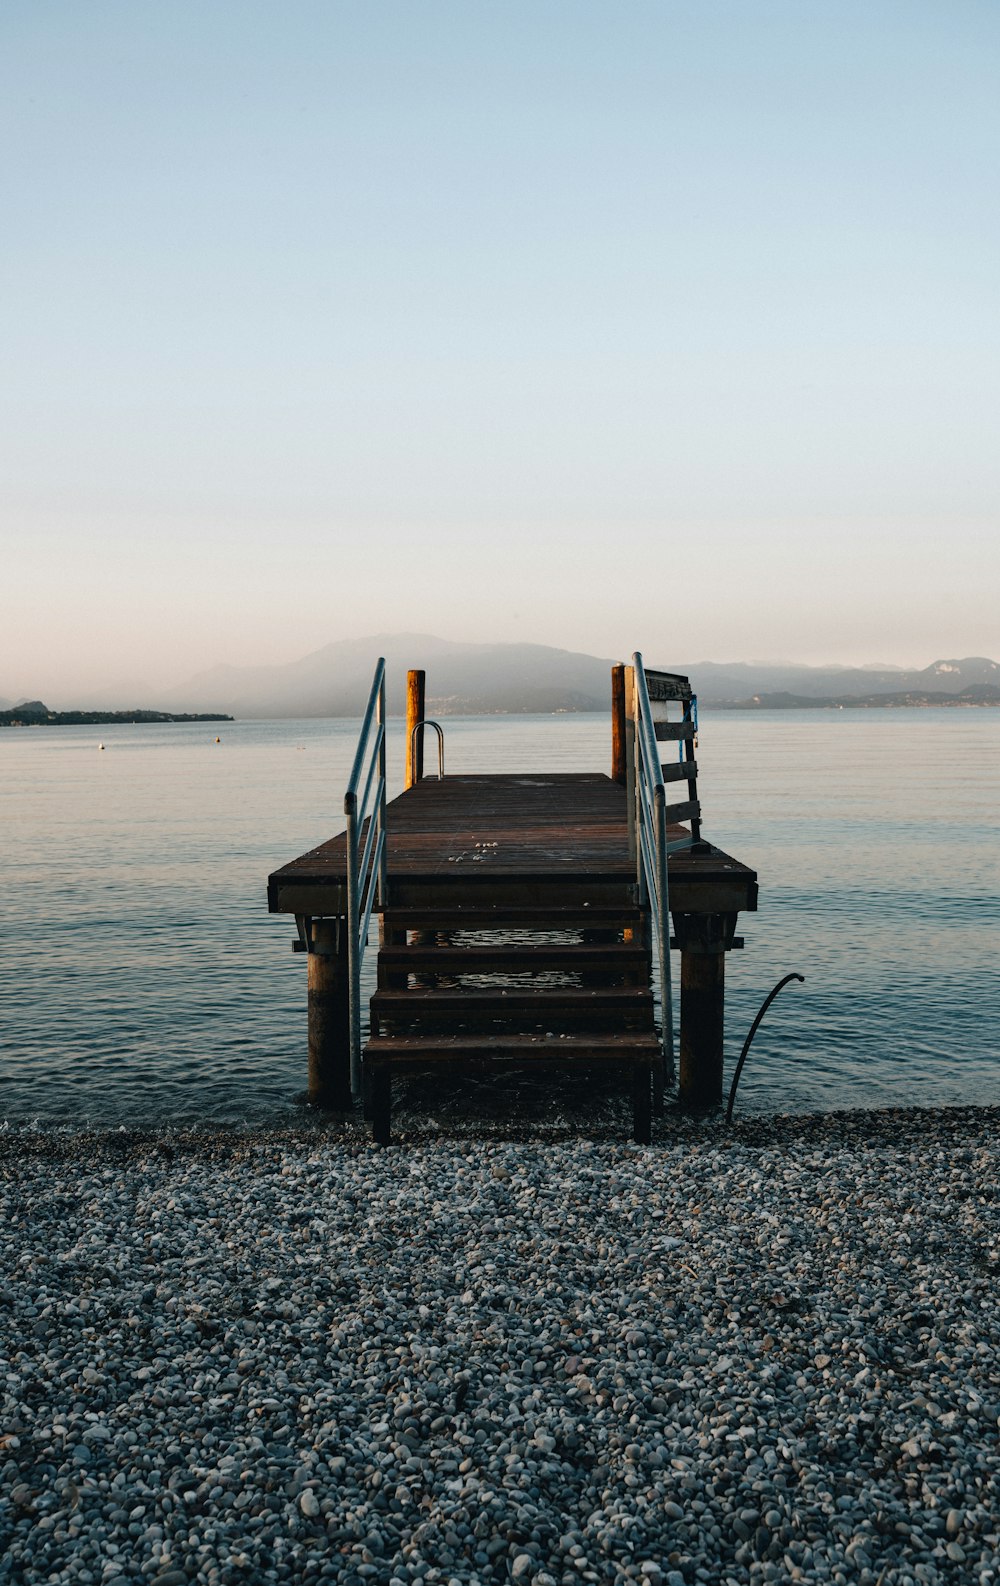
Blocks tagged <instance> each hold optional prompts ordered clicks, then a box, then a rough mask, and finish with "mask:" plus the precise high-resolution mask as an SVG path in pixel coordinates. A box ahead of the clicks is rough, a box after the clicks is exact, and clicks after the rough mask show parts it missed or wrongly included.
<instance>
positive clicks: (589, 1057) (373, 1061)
mask: <svg viewBox="0 0 1000 1586" xmlns="http://www.w3.org/2000/svg"><path fill="white" fill-rule="evenodd" d="M660 1052H661V1047H660V1040H659V1037H658V1036H657V1035H656V1034H655V1033H653V1032H652V1031H645V1030H630V1031H619V1032H616V1033H614V1034H608V1035H578V1034H573V1035H553V1036H548V1035H377V1036H372V1038H371V1040H370V1041H369V1042H368V1045H367V1046H366V1047H365V1054H364V1061H365V1063H366V1064H368V1065H370V1066H371V1067H377V1066H379V1065H381V1064H390V1065H395V1064H403V1063H411V1064H415V1065H419V1064H421V1063H454V1062H461V1061H465V1060H466V1059H468V1060H469V1061H470V1062H485V1063H517V1062H521V1061H524V1062H526V1063H574V1062H580V1063H584V1062H586V1063H642V1064H649V1063H655V1062H656V1061H657V1060H658V1059H659V1057H660Z"/></svg>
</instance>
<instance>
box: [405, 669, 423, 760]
mask: <svg viewBox="0 0 1000 1586" xmlns="http://www.w3.org/2000/svg"><path fill="white" fill-rule="evenodd" d="M426 688H427V673H426V672H407V674H406V786H407V787H408V788H410V787H413V785H414V783H415V782H420V781H422V779H423V775H424V735H423V732H418V733H414V731H413V729H414V727H415V726H416V725H417V723H418V722H420V721H423V720H424V697H425V693H426Z"/></svg>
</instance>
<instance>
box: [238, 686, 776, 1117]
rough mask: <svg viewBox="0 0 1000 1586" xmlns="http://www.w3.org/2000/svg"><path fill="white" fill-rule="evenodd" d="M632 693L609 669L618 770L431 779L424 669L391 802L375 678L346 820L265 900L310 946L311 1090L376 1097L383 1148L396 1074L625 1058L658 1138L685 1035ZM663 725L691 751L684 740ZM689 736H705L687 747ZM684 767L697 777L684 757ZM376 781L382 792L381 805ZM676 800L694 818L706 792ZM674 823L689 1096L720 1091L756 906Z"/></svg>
mask: <svg viewBox="0 0 1000 1586" xmlns="http://www.w3.org/2000/svg"><path fill="white" fill-rule="evenodd" d="M380 664H381V663H380ZM622 670H623V672H624V669H622ZM652 675H653V676H656V675H657V674H652ZM376 680H377V681H378V674H377V679H376ZM684 681H686V680H684ZM623 682H624V683H625V684H626V685H627V687H626V688H625V689H623V688H622V686H621V685H622V683H623ZM630 686H631V685H630V680H629V678H628V677H627V675H626V676H625V677H624V678H619V677H617V676H616V678H615V688H614V691H613V699H614V700H615V702H616V706H617V716H616V719H615V722H614V731H613V744H614V752H613V763H612V775H611V776H604V775H601V774H598V773H579V774H577V773H546V774H537V773H525V774H522V775H517V774H513V773H509V774H503V775H461V776H447V777H443V778H426V777H424V776H423V768H422V763H421V759H420V755H419V740H420V738H421V737H422V731H421V729H422V726H423V724H424V712H423V674H421V673H411V674H410V695H409V709H408V722H407V728H408V730H407V744H408V746H409V748H410V753H409V755H408V765H407V783H408V786H407V788H406V791H405V792H403V793H402V794H400V796H399V797H398V798H395V799H392V800H385V798H384V730H383V729H384V720H383V721H382V722H381V724H380V723H379V717H380V715H381V716H383V717H384V677H383V680H382V682H381V687H380V690H379V691H378V693H377V695H376V690H375V688H374V686H373V698H377V699H379V700H381V710H380V709H379V707H378V706H376V710H375V714H374V716H373V722H374V723H375V727H374V728H373V732H372V745H371V749H370V755H368V756H367V757H366V753H365V752H364V748H365V746H364V735H363V741H362V744H361V745H360V746H359V757H358V760H357V761H356V764H355V776H354V778H353V779H352V785H355V788H356V791H355V795H354V797H355V803H354V805H353V806H352V803H351V798H352V795H351V794H350V793H349V795H348V799H347V801H346V811H347V816H348V820H347V830H346V831H345V832H343V833H341V834H340V835H338V836H336V837H333V838H331V839H330V840H329V841H327V842H324V843H322V844H321V845H320V846H319V847H318V848H315V849H312V850H311V851H310V852H309V853H306V854H303V855H302V856H301V857H300V858H298V859H295V860H293V861H292V862H291V863H290V864H287V865H284V866H283V867H282V868H281V869H280V870H278V871H276V872H275V873H274V874H273V875H272V876H271V877H270V879H269V884H268V901H269V907H270V909H271V910H272V912H277V913H288V914H293V915H294V916H295V917H296V921H297V926H298V932H299V943H298V945H299V946H300V947H302V948H303V949H304V950H306V951H307V952H308V964H309V977H308V978H309V1092H310V1098H311V1099H312V1100H314V1101H315V1102H317V1103H318V1104H320V1105H323V1106H327V1107H331V1108H335V1109H343V1108H347V1107H349V1106H350V1105H351V1104H352V1099H356V1098H357V1096H358V1095H359V1093H360V1092H361V1091H363V1092H364V1094H365V1098H366V1103H367V1108H368V1111H369V1113H370V1116H371V1118H372V1121H373V1127H374V1136H375V1138H376V1140H379V1141H382V1142H383V1143H388V1141H389V1138H390V1116H391V1087H392V1077H393V1074H394V1073H397V1072H400V1071H401V1070H404V1069H413V1068H414V1067H416V1068H421V1069H438V1068H440V1069H442V1070H445V1069H451V1070H456V1069H457V1070H459V1071H460V1072H463V1073H465V1072H469V1071H472V1070H479V1069H483V1068H487V1069H489V1068H494V1067H497V1066H506V1067H510V1066H516V1067H520V1068H523V1067H525V1066H530V1067H533V1068H534V1067H543V1068H544V1067H546V1066H550V1065H558V1066H559V1067H560V1068H566V1067H569V1068H571V1069H573V1070H577V1069H578V1070H588V1071H589V1070H593V1069H603V1070H613V1071H615V1072H618V1073H620V1074H621V1076H622V1078H623V1080H625V1081H626V1082H627V1084H628V1088H629V1090H630V1092H631V1096H632V1106H633V1127H634V1134H635V1138H636V1139H637V1140H639V1141H648V1140H649V1138H650V1117H651V1109H652V1105H653V1100H654V1096H657V1097H658V1096H659V1095H660V1094H661V1093H662V1078H663V1072H664V1062H665V1057H666V1060H667V1061H669V1060H670V1059H671V1058H672V1043H671V1042H669V1041H668V1042H665V1040H664V1031H663V1028H662V1025H661V1027H659V1028H658V1026H657V1021H656V1017H655V1010H654V999H653V993H652V990H651V980H652V973H653V943H654V936H655V929H654V916H655V913H656V910H655V908H652V907H651V899H650V896H649V893H650V887H649V886H648V885H644V883H643V876H642V869H641V854H642V849H643V829H642V817H641V812H640V815H639V817H638V823H637V819H636V818H633V819H632V820H630V818H629V816H630V808H633V809H634V807H635V801H636V772H635V761H636V742H635V738H634V735H630V733H629V730H628V729H629V719H628V709H629V708H630V706H629V703H628V689H629V687H630ZM633 691H634V690H633ZM688 692H689V691H688ZM690 718H691V713H690V712H689V719H690ZM662 736H664V737H666V736H667V735H666V733H664V734H662ZM670 736H671V737H672V738H674V739H675V740H676V741H680V742H681V743H682V750H683V748H684V747H685V745H684V740H683V739H680V738H679V735H678V733H677V732H676V731H675V732H672V733H671V734H670ZM693 738H694V731H693V729H692V731H691V732H690V733H688V734H687V741H688V742H690V743H691V744H692V746H693ZM657 757H658V756H657ZM678 763H681V762H678ZM688 764H689V765H691V766H692V769H691V771H690V773H689V775H690V780H691V781H692V782H693V777H694V774H696V772H695V769H694V768H693V761H692V760H691V758H690V756H689V761H688ZM366 772H367V776H366ZM380 779H381V781H382V785H383V796H382V800H381V803H379V801H378V799H377V798H375V799H373V798H372V789H373V788H377V786H378V782H379V780H380ZM361 785H364V787H365V789H366V791H365V794H364V796H363V797H361V798H360V800H358V798H357V788H359V787H360V786H361ZM689 791H690V788H689ZM661 802H662V801H661ZM366 805H368V806H369V807H367V808H366ZM681 809H683V810H684V811H685V812H686V813H688V815H689V818H693V819H694V820H697V817H698V814H699V813H700V811H699V809H698V806H697V804H696V803H693V804H692V802H691V801H690V800H688V801H686V802H685V803H684V804H683V805H682V806H681ZM668 812H669V811H668ZM637 824H638V831H637ZM663 830H664V832H665V834H666V838H667V844H668V847H673V846H675V845H676V846H675V851H673V852H670V853H669V859H668V861H665V862H666V863H668V869H669V878H668V885H669V916H670V917H671V918H672V920H673V930H674V936H675V938H676V942H677V945H678V946H679V948H680V953H681V1032H680V1071H681V1090H682V1095H683V1096H685V1097H686V1099H688V1100H690V1101H697V1102H706V1101H708V1102H715V1101H717V1100H719V1099H721V1089H722V1067H721V1058H722V1028H723V1006H722V1004H723V995H724V962H725V953H726V952H727V951H728V950H730V949H731V948H732V947H733V946H734V945H738V939H737V938H736V936H735V926H736V921H737V916H738V914H739V912H740V911H741V910H743V909H754V908H756V901H757V886H756V876H755V875H754V873H753V872H752V871H751V870H749V869H748V868H747V867H746V866H745V865H742V864H740V863H739V862H738V861H737V860H735V859H733V858H731V857H730V856H729V855H728V854H725V853H723V852H722V851H721V850H720V849H718V848H716V847H714V846H713V845H712V844H710V843H707V842H704V841H703V840H701V839H700V833H699V834H698V840H697V841H695V840H694V838H693V836H692V831H691V829H689V828H688V827H685V826H684V825H682V824H680V823H679V822H678V821H670V822H666V823H664V826H663ZM646 846H647V847H648V843H647V845H646ZM666 879H667V878H666V877H665V878H664V880H665V881H666ZM654 887H655V881H654ZM663 890H664V892H665V893H666V888H665V887H664V888H663ZM371 914H375V915H377V917H378V919H379V922H380V928H379V951H378V965H377V988H376V991H375V993H374V996H373V997H372V998H371V1004H370V1035H369V1038H368V1041H367V1043H366V1044H365V1046H364V1047H363V1049H362V1048H361V1045H360V1008H359V1001H358V999H359V986H360V953H361V951H362V950H363V940H362V938H366V937H367V934H368V917H369V916H370V915H371ZM667 929H669V924H668V926H667ZM666 987H667V989H666V1001H667V1003H668V1004H669V1002H670V992H669V981H667V982H666ZM667 1016H669V1009H668V1010H667Z"/></svg>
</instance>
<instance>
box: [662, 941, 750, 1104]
mask: <svg viewBox="0 0 1000 1586" xmlns="http://www.w3.org/2000/svg"><path fill="white" fill-rule="evenodd" d="M673 919H674V930H675V932H676V938H677V946H678V947H679V948H680V951H681V1029H680V1072H679V1074H678V1084H679V1094H680V1100H681V1102H682V1103H686V1104H687V1105H688V1106H691V1107H714V1106H717V1105H718V1104H719V1102H721V1101H722V1088H723V1040H724V1034H725V1006H726V953H727V951H728V950H729V949H730V948H731V947H732V945H733V933H734V930H735V927H736V915H735V914H675V915H674V917H673Z"/></svg>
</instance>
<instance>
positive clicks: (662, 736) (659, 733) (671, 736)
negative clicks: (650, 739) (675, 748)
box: [653, 721, 694, 743]
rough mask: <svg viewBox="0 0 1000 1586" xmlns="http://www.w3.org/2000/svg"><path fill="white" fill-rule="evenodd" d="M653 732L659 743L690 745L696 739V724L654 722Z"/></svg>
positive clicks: (688, 722) (686, 722)
mask: <svg viewBox="0 0 1000 1586" xmlns="http://www.w3.org/2000/svg"><path fill="white" fill-rule="evenodd" d="M653 731H654V733H655V734H656V741H657V743H690V742H691V741H692V740H693V738H694V722H693V721H654V723H653Z"/></svg>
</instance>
